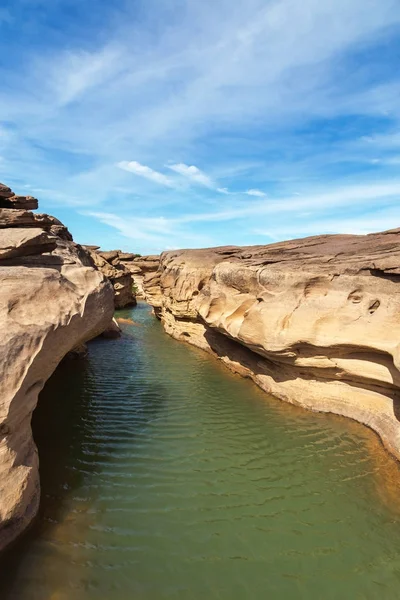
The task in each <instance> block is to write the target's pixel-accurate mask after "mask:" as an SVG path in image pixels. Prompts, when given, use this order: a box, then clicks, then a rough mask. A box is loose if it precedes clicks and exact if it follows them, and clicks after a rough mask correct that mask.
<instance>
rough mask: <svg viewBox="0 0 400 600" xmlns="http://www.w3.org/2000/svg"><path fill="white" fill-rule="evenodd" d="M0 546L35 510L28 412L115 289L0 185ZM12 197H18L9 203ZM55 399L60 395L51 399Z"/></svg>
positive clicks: (92, 329)
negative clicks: (7, 204)
mask: <svg viewBox="0 0 400 600" xmlns="http://www.w3.org/2000/svg"><path fill="white" fill-rule="evenodd" d="M13 198H17V199H18V206H19V207H21V208H18V209H15V210H14V209H12V208H0V334H1V335H0V550H2V549H3V548H4V547H5V546H6V545H7V544H8V543H10V542H11V541H12V540H14V539H15V538H16V537H17V536H18V535H19V534H20V533H21V532H22V531H23V530H24V529H25V528H26V527H27V526H28V525H29V523H30V522H31V520H32V519H33V517H34V516H35V515H36V512H37V510H38V505H39V497H40V484H39V471H38V456H37V450H36V446H35V444H34V442H33V439H32V432H31V416H32V412H33V410H34V408H35V406H36V403H37V400H38V394H39V392H40V391H41V389H42V388H43V386H44V384H45V382H46V380H47V379H48V378H49V377H50V375H51V374H52V373H53V371H54V370H55V368H56V366H57V365H58V364H59V362H60V361H61V359H62V358H63V357H64V356H65V355H66V354H67V353H68V352H69V351H71V350H73V349H74V348H80V347H82V345H83V344H84V342H85V341H87V340H88V339H91V338H93V337H95V336H96V335H98V334H100V333H102V331H104V330H105V329H106V328H107V326H108V325H109V323H110V321H111V319H112V316H113V311H114V303H113V291H112V287H111V286H110V284H109V283H108V281H107V280H106V279H105V278H104V277H103V275H102V274H101V273H100V272H99V271H98V270H96V269H95V268H94V265H93V262H92V260H91V258H90V256H89V254H88V253H87V252H85V251H84V250H83V249H82V248H81V247H80V246H78V245H76V244H74V243H73V242H72V241H71V239H72V238H71V235H70V233H69V232H68V230H67V229H66V228H65V227H64V226H63V225H62V223H60V221H58V220H57V219H55V218H54V217H50V216H48V215H34V214H33V213H30V212H29V211H28V210H26V208H27V207H28V208H29V207H30V206H32V204H33V203H32V200H31V198H30V197H26V198H27V199H26V202H25V203H24V200H23V199H24V198H25V197H22V196H18V197H17V196H15V194H13V192H12V191H11V190H10V188H7V186H5V185H3V184H0V206H4V204H6V201H8V200H10V201H13ZM13 202H14V203H17V201H16V200H15V201H13ZM54 401H55V402H57V398H54Z"/></svg>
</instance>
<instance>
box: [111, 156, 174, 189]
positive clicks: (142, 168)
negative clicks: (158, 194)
mask: <svg viewBox="0 0 400 600" xmlns="http://www.w3.org/2000/svg"><path fill="white" fill-rule="evenodd" d="M117 166H118V167H119V168H120V169H123V170H124V171H128V172H129V173H134V174H135V175H138V176H139V177H144V178H145V179H149V180H150V181H155V182H156V183H160V184H161V185H166V186H168V187H173V185H174V183H173V181H172V180H171V179H170V178H169V177H167V176H166V175H164V174H163V173H159V172H158V171H154V170H153V169H151V168H150V167H147V166H146V165H141V164H140V163H138V162H136V161H135V160H131V161H127V160H123V161H121V162H119V163H118V165H117Z"/></svg>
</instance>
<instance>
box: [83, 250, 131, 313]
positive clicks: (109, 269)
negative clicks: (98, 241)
mask: <svg viewBox="0 0 400 600" xmlns="http://www.w3.org/2000/svg"><path fill="white" fill-rule="evenodd" d="M85 248H86V249H87V250H88V251H89V252H90V255H91V257H92V259H93V261H94V263H95V265H96V267H97V268H98V269H100V271H101V272H102V273H103V275H105V276H106V277H107V279H109V280H110V282H111V283H112V286H113V288H114V302H115V308H124V307H125V306H135V304H136V295H135V290H134V281H133V277H132V274H131V272H130V270H129V269H128V268H127V267H126V260H130V259H129V258H128V259H127V258H126V257H130V256H132V257H134V256H135V255H134V254H132V255H131V254H127V253H126V252H121V250H110V251H108V252H103V251H100V250H99V246H85ZM123 259H124V261H123Z"/></svg>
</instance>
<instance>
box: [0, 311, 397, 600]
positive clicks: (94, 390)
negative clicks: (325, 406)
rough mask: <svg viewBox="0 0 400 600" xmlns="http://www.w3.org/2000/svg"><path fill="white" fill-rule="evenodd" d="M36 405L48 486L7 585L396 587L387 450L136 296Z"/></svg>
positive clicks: (70, 598)
mask: <svg viewBox="0 0 400 600" xmlns="http://www.w3.org/2000/svg"><path fill="white" fill-rule="evenodd" d="M119 316H122V317H125V318H133V319H134V321H135V322H136V324H128V323H125V324H124V325H123V329H124V337H123V338H122V339H120V340H113V341H109V340H96V341H94V342H92V343H91V344H90V354H89V357H88V358H87V359H84V360H78V361H69V362H65V363H63V364H62V366H61V367H60V368H59V369H58V370H57V372H56V373H55V374H54V376H53V377H52V378H51V380H50V381H49V382H48V384H47V385H46V388H45V390H44V391H43V393H42V394H41V398H40V402H39V406H38V408H37V410H36V411H35V415H34V434H35V438H36V440H37V443H38V447H39V452H40V460H41V476H42V504H41V510H40V517H39V519H38V521H37V522H36V524H35V526H34V527H33V528H32V529H31V530H30V532H29V533H28V534H27V535H26V536H25V537H24V538H23V539H22V540H21V542H20V543H19V544H18V545H16V546H15V548H14V549H13V550H12V551H11V552H10V553H9V554H8V555H7V556H6V557H5V558H3V560H2V561H1V562H0V598H1V599H2V600H3V599H4V600H9V599H13V600H14V599H15V600H131V599H132V600H164V599H179V600H190V599H194V600H247V599H250V600H259V599H260V600H261V599H266V598H273V599H275V598H278V599H283V600H287V599H292V598H293V599H299V598H300V599H303V598H304V599H307V600H313V599H316V600H317V599H318V600H319V599H321V598H324V599H339V598H340V599H351V600H353V599H369V598H370V599H376V598H380V599H382V598H383V599H393V600H397V599H398V598H399V597H400V591H399V590H400V587H399V586H400V511H399V510H398V504H399V503H400V494H399V492H400V485H399V469H398V465H397V463H396V462H395V461H394V460H393V459H391V458H390V457H389V456H388V455H387V454H386V452H385V451H384V450H383V449H382V447H381V445H380V443H379V441H378V440H377V438H376V436H375V435H374V434H373V433H372V432H370V431H369V430H367V429H366V428H364V427H362V426H361V425H358V424H356V423H353V422H351V421H349V420H346V419H341V418H339V417H335V416H331V415H320V414H313V413H310V412H306V411H303V410H301V409H298V408H295V407H292V406H290V405H287V404H284V403H281V402H279V401H277V400H275V399H272V398H268V397H267V396H266V395H265V394H264V393H262V392H261V391H260V390H258V388H257V387H256V386H254V384H252V383H251V382H249V381H247V380H244V379H241V378H239V377H238V376H235V375H232V374H231V373H229V371H227V370H226V369H225V368H224V367H223V366H222V365H220V363H218V361H216V360H215V359H213V358H212V357H209V356H208V355H207V354H205V353H203V352H201V351H199V350H196V349H195V348H192V347H190V346H187V345H185V344H181V343H179V342H176V341H174V340H172V339H171V338H169V337H168V336H167V335H166V334H165V333H164V332H163V331H162V328H161V325H160V323H158V322H157V321H156V320H155V319H154V318H153V317H152V316H151V314H150V310H149V308H148V307H147V306H146V305H144V304H142V305H140V306H139V307H138V308H137V309H134V310H129V311H120V313H119Z"/></svg>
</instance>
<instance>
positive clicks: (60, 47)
mask: <svg viewBox="0 0 400 600" xmlns="http://www.w3.org/2000/svg"><path fill="white" fill-rule="evenodd" d="M38 2H39V0H35V2H26V0H14V1H13V2H12V3H10V4H9V7H8V8H7V12H1V11H0V21H1V28H2V33H3V35H2V36H1V38H0V52H2V53H3V55H7V57H8V60H7V61H5V62H4V61H3V64H2V65H1V66H0V77H1V82H2V85H1V88H0V115H3V116H5V115H7V117H6V119H5V118H4V120H3V121H0V155H1V156H2V158H3V160H2V161H1V171H2V175H1V178H2V179H4V180H5V181H6V182H7V183H10V184H11V185H12V186H13V187H14V189H16V190H18V188H19V187H21V188H22V189H23V186H24V185H29V188H30V189H32V190H33V189H43V190H45V191H44V192H41V193H40V198H39V200H40V201H41V209H42V210H48V211H50V212H54V213H55V214H57V215H58V214H59V215H60V216H61V217H62V218H66V220H68V221H69V222H72V226H73V225H75V226H76V229H77V231H78V232H79V230H80V228H81V219H83V218H84V219H86V221H85V226H88V227H92V228H93V229H94V231H95V232H97V234H98V235H99V236H101V234H102V233H103V232H104V225H108V226H109V227H110V230H113V231H114V232H115V234H116V235H117V234H118V235H121V236H124V239H126V240H128V239H130V240H131V242H132V244H135V243H137V244H138V248H137V249H138V250H140V251H142V252H146V249H148V250H150V249H153V248H155V247H160V248H161V246H162V244H165V245H170V242H171V240H168V238H171V237H173V238H174V239H173V242H172V243H173V245H193V244H196V243H197V244H199V245H200V244H202V243H212V244H219V243H225V242H227V241H229V242H230V243H235V242H236V243H252V242H254V241H255V239H256V238H257V235H259V234H257V233H255V231H256V230H257V231H261V230H264V227H263V226H262V223H261V224H260V223H259V222H258V221H259V220H260V219H262V218H264V217H265V218H268V220H269V221H270V224H271V227H276V228H277V230H278V228H281V229H282V227H281V225H282V222H281V221H282V219H284V220H285V224H286V225H287V227H288V231H289V229H290V228H291V227H292V228H293V229H292V231H293V235H296V231H297V229H296V228H297V227H299V226H300V225H301V223H303V222H302V221H301V220H300V216H299V215H300V211H308V212H309V213H310V214H309V215H308V217H307V218H308V220H309V222H310V227H311V226H315V227H316V228H318V227H319V226H320V225H321V226H322V218H324V219H326V220H328V219H330V220H332V219H333V217H332V215H331V214H328V212H327V211H329V210H330V209H332V210H338V211H342V212H343V214H345V215H346V218H348V219H352V218H353V217H354V221H353V223H355V222H356V221H357V219H358V218H359V219H360V221H361V220H362V218H363V217H364V216H365V212H366V211H367V210H368V211H369V216H368V219H372V218H373V216H372V215H373V212H374V211H375V212H376V214H378V212H379V211H381V210H387V211H389V210H391V209H392V208H393V205H394V203H395V202H396V201H398V198H399V197H400V196H399V195H398V194H399V184H398V181H397V180H393V178H394V177H395V168H396V166H397V163H398V156H399V149H400V134H399V132H400V105H399V103H398V97H399V93H400V76H399V74H398V69H397V63H396V52H395V50H396V48H397V47H398V43H399V40H400V4H399V2H398V1H396V0H352V1H351V2H349V1H348V0H325V1H324V2H320V1H319V0H304V2H299V1H298V0H274V1H273V2H265V0H236V1H235V2H234V7H233V8H232V2H231V0H204V1H203V2H200V3H199V2H198V1H196V0H182V1H181V0H168V2H164V3H160V2H159V1H158V0H146V2H142V3H141V9H140V10H139V11H138V10H137V7H136V5H135V6H133V5H132V3H131V4H130V3H126V2H124V1H123V0H116V2H114V3H107V2H105V0H99V3H98V10H97V11H96V13H95V14H94V13H93V10H92V7H91V6H90V3H85V2H81V3H75V4H76V6H75V5H74V11H71V10H70V1H69V0H59V1H57V2H53V3H45V2H44V0H40V2H41V6H42V7H44V6H45V5H46V11H44V10H38ZM1 15H3V19H2V18H1ZM4 15H5V16H4ZM161 24H162V26H161ZM60 25H62V26H60ZM21 39H24V44H21V42H20V40H21ZM129 158H134V159H135V160H134V161H129V160H128V159H129ZM171 159H172V160H171ZM169 161H171V163H170V162H169ZM117 165H118V166H117ZM165 165H167V167H165ZM196 165H197V166H196ZM26 189H28V188H26ZM295 193H296V194H298V195H297V196H296V197H294V194H295ZM396 195H397V196H396ZM396 198H397V200H396ZM382 205H384V206H383V207H382ZM110 206H112V207H113V208H112V211H111V213H110V212H109V207H110ZM333 207H334V208H333ZM85 208H86V210H90V211H91V212H92V216H91V217H89V216H88V215H85V216H84V217H82V215H80V212H81V211H82V210H83V209H85ZM95 214H96V215H97V216H94V215H95ZM110 214H112V215H113V216H112V218H111V217H110ZM379 214H380V218H381V217H382V214H381V213H379ZM388 214H389V212H388ZM390 214H391V215H392V217H393V218H394V216H395V213H392V212H391V213H390ZM100 215H103V217H100ZM104 215H108V216H106V217H104ZM130 215H132V217H133V216H135V218H136V219H137V221H136V225H135V224H134V222H133V220H131V218H130ZM154 215H163V216H164V221H162V220H158V219H161V217H154ZM339 216H340V215H339ZM89 219H91V220H89ZM146 219H150V221H148V220H146ZM235 219H236V220H238V224H237V225H236V227H234V228H232V230H230V229H229V228H228V227H227V226H226V223H227V222H228V221H234V220H235ZM382 219H383V217H382ZM239 221H240V226H239ZM380 222H383V221H380ZM127 223H128V224H129V228H128V225H127ZM394 225H396V224H395V223H394ZM72 226H71V228H73V227H72ZM167 227H169V228H170V229H166V228H167ZM268 227H269V225H268ZM163 228H164V229H163ZM81 229H82V228H81ZM139 229H140V230H141V232H142V233H139ZM129 231H131V232H132V231H134V232H135V233H136V234H137V235H136V237H134V236H132V237H131V238H128V233H129ZM288 235H289V233H288ZM228 238H229V240H228ZM135 240H136V241H135ZM157 240H158V241H157ZM207 240H208V242H207ZM82 241H85V240H82ZM258 241H264V239H263V238H262V239H260V240H258Z"/></svg>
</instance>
